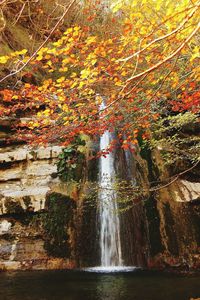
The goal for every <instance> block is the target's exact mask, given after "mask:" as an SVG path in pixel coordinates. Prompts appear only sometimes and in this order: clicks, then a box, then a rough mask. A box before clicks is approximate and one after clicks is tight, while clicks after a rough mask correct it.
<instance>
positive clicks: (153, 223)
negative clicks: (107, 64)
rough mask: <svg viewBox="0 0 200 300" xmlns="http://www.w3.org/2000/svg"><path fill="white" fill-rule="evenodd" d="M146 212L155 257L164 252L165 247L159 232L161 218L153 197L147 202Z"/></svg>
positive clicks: (151, 250) (152, 253) (151, 252)
mask: <svg viewBox="0 0 200 300" xmlns="http://www.w3.org/2000/svg"><path fill="white" fill-rule="evenodd" d="M145 210H146V216H147V221H148V231H149V242H150V254H151V255H152V256H154V255H156V254H158V253H160V252H162V251H163V245H162V240H161V235H160V230H159V228H160V218H159V214H158V210H157V207H156V201H155V199H154V198H153V196H151V197H150V198H149V199H148V201H146V202H145Z"/></svg>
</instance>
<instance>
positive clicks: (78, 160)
mask: <svg viewBox="0 0 200 300" xmlns="http://www.w3.org/2000/svg"><path fill="white" fill-rule="evenodd" d="M85 144H86V143H85V141H84V140H82V139H81V138H80V137H77V138H76V140H75V142H74V143H73V144H70V145H69V146H68V147H66V148H65V149H63V150H62V153H61V154H60V155H59V161H58V163H57V169H58V175H59V177H60V179H61V180H63V181H70V180H77V181H79V180H81V178H82V175H83V168H84V164H85V154H84V153H82V151H81V149H80V146H85Z"/></svg>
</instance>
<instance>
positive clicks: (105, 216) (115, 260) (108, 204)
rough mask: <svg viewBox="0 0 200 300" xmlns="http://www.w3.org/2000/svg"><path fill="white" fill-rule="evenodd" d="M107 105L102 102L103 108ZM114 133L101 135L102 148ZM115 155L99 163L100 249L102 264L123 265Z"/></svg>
mask: <svg viewBox="0 0 200 300" xmlns="http://www.w3.org/2000/svg"><path fill="white" fill-rule="evenodd" d="M104 107H105V105H104V103H102V105H101V109H102V108H104ZM111 141H112V134H111V133H110V132H109V131H108V130H107V131H105V132H104V134H103V135H102V136H101V137H100V150H101V151H102V150H105V149H107V148H108V146H109V144H110V142H111ZM114 178H115V169H114V155H113V153H112V152H110V153H109V154H107V155H106V157H104V156H101V157H100V164H99V186H100V191H99V195H98V197H99V211H100V251H101V266H102V267H112V266H122V254H121V240H120V221H119V216H118V205H117V199H116V191H115V189H114Z"/></svg>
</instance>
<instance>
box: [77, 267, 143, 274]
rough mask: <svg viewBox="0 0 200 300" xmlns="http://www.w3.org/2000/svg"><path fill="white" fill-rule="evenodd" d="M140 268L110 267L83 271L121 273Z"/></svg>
mask: <svg viewBox="0 0 200 300" xmlns="http://www.w3.org/2000/svg"><path fill="white" fill-rule="evenodd" d="M139 269H141V268H139V267H133V266H110V267H101V266H100V267H99V266H97V267H91V268H84V269H82V270H83V271H86V272H94V273H120V272H133V271H136V270H139Z"/></svg>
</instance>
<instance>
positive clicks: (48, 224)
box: [42, 193, 74, 257]
mask: <svg viewBox="0 0 200 300" xmlns="http://www.w3.org/2000/svg"><path fill="white" fill-rule="evenodd" d="M73 207H74V201H73V200H71V198H69V197H67V196H63V195H61V194H58V193H52V194H50V195H48V197H47V213H45V214H43V215H42V227H43V229H44V239H45V249H46V250H47V252H48V253H49V254H50V255H52V256H56V257H69V256H70V254H71V248H70V243H69V235H68V228H69V227H70V223H71V221H72V218H73Z"/></svg>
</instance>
